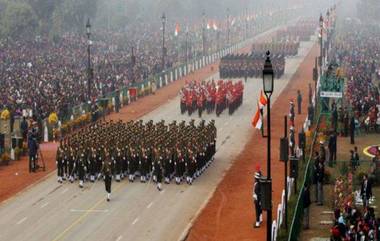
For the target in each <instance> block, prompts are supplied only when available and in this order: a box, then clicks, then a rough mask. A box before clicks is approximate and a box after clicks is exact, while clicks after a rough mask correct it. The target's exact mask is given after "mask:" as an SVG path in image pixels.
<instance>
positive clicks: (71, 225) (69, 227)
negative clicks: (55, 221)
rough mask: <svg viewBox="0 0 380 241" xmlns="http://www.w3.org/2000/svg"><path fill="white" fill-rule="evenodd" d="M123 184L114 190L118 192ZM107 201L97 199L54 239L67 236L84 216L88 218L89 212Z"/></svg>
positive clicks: (55, 240) (54, 240) (56, 240)
mask: <svg viewBox="0 0 380 241" xmlns="http://www.w3.org/2000/svg"><path fill="white" fill-rule="evenodd" d="M121 186H122V184H120V185H118V186H117V187H116V188H115V189H114V192H117V190H119V189H120V187H121ZM104 201H105V198H102V199H100V200H99V201H97V202H96V203H95V204H94V205H93V206H92V207H90V208H89V209H88V210H87V211H86V212H85V213H83V214H82V216H80V217H79V218H78V219H77V220H75V221H74V222H73V223H72V224H70V225H69V226H68V227H67V228H66V229H65V230H63V231H62V233H60V234H59V235H58V236H57V237H55V238H54V239H53V241H58V240H61V239H63V238H64V237H65V235H66V234H67V233H68V232H69V231H70V230H71V229H73V228H74V227H75V226H76V225H77V224H79V223H80V222H81V221H82V220H83V219H84V218H86V217H87V216H88V214H89V213H91V211H92V210H95V209H96V207H97V206H99V205H100V204H101V203H102V202H104Z"/></svg>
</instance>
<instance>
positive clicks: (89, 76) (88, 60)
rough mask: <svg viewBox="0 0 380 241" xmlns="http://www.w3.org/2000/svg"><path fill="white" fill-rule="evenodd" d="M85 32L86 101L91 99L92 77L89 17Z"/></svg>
mask: <svg viewBox="0 0 380 241" xmlns="http://www.w3.org/2000/svg"><path fill="white" fill-rule="evenodd" d="M86 34H87V78H88V79H87V87H88V90H87V91H88V93H87V94H88V101H91V82H92V77H93V69H92V68H91V45H92V41H91V40H90V37H91V23H90V19H88V20H87V24H86Z"/></svg>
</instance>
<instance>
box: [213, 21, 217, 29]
mask: <svg viewBox="0 0 380 241" xmlns="http://www.w3.org/2000/svg"><path fill="white" fill-rule="evenodd" d="M212 28H213V29H214V30H215V31H216V30H218V25H216V21H214V22H213V24H212Z"/></svg>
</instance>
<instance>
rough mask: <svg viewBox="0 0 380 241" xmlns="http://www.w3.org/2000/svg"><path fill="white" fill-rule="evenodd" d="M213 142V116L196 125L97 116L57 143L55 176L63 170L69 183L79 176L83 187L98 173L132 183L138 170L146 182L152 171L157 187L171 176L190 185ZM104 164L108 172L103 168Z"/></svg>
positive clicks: (204, 164) (205, 163)
mask: <svg viewBox="0 0 380 241" xmlns="http://www.w3.org/2000/svg"><path fill="white" fill-rule="evenodd" d="M215 142H216V128H215V122H214V121H211V122H210V123H208V124H205V121H201V122H200V124H199V125H195V121H194V120H191V121H190V122H189V124H188V125H186V123H185V122H184V121H182V122H181V123H179V124H177V123H176V122H175V121H174V122H172V123H170V124H169V125H166V124H165V122H164V121H161V122H158V123H156V124H153V122H152V121H149V122H147V123H146V124H145V125H144V124H143V122H142V121H137V122H134V121H130V122H127V123H122V122H112V121H109V122H105V121H98V122H96V123H94V124H93V125H90V126H89V127H85V128H83V129H81V130H80V131H79V132H78V133H76V134H73V135H72V136H70V137H68V138H67V139H66V140H65V141H62V142H61V144H60V147H59V148H58V151H57V168H58V176H59V178H58V180H59V181H60V182H61V181H62V180H63V177H64V176H65V173H67V176H68V178H69V181H70V182H73V181H74V180H76V179H79V186H80V187H83V185H84V182H85V180H86V179H90V181H91V182H94V181H95V180H97V179H99V178H100V177H101V176H102V175H103V177H104V178H106V175H108V174H109V175H111V177H112V175H115V179H116V180H117V181H121V179H122V178H123V176H124V175H129V177H128V179H129V180H130V181H131V182H133V181H134V178H135V174H136V173H140V175H141V181H142V182H145V181H146V179H147V178H149V176H150V173H151V170H153V176H154V177H153V179H154V181H155V182H157V188H158V189H159V190H161V189H162V184H161V183H162V179H163V178H164V180H165V183H170V180H171V178H172V177H173V175H174V177H175V181H176V183H177V184H180V183H181V181H182V178H183V177H184V176H185V175H186V180H187V183H188V184H192V182H193V181H194V178H196V177H198V176H200V175H201V174H202V172H203V171H204V170H205V168H206V167H207V166H208V165H209V164H210V163H211V161H212V160H213V156H214V154H215ZM187 143H192V144H191V145H188V144H187ZM65 163H66V164H65ZM105 167H107V170H109V172H110V173H108V171H107V173H105V169H104V168H105ZM96 176H97V178H96ZM107 185H108V184H107ZM107 190H109V188H108V187H107ZM107 193H108V192H107Z"/></svg>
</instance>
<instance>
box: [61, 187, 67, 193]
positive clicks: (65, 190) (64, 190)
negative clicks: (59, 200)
mask: <svg viewBox="0 0 380 241" xmlns="http://www.w3.org/2000/svg"><path fill="white" fill-rule="evenodd" d="M68 190H69V189H68V188H65V189H63V190H62V192H61V194H65V192H67V191H68Z"/></svg>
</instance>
